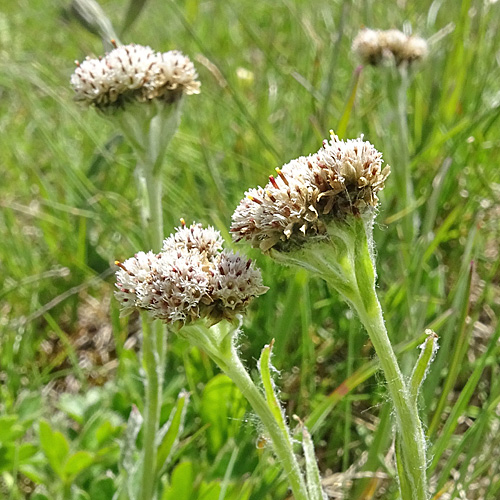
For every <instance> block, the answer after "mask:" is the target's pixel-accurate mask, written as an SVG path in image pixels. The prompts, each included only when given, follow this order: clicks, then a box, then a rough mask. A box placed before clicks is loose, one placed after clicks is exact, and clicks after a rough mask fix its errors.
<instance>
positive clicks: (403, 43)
mask: <svg viewBox="0 0 500 500" xmlns="http://www.w3.org/2000/svg"><path fill="white" fill-rule="evenodd" d="M352 50H353V51H354V52H356V54H358V56H359V57H360V58H361V59H362V61H363V62H364V63H365V64H373V65H376V64H379V63H381V62H382V61H384V60H392V61H394V62H395V64H396V65H398V66H399V65H400V64H403V63H408V64H410V63H412V62H415V61H420V60H422V59H424V58H425V57H427V54H428V53H429V48H428V46H427V42H426V41H425V40H424V39H423V38H420V37H419V36H406V35H405V34H404V33H402V32H401V31H399V30H387V31H379V30H371V29H367V28H365V29H363V30H361V31H360V32H359V33H358V35H357V36H356V38H355V39H354V42H353V44H352Z"/></svg>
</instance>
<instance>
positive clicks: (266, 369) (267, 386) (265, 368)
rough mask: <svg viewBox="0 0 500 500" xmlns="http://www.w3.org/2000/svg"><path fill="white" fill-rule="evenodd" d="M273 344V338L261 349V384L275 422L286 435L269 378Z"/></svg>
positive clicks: (276, 398) (278, 404)
mask: <svg viewBox="0 0 500 500" xmlns="http://www.w3.org/2000/svg"><path fill="white" fill-rule="evenodd" d="M273 345H274V339H273V340H272V341H271V343H270V344H269V345H266V346H265V347H264V349H262V352H261V355H260V360H259V369H260V376H261V378H262V384H263V385H264V391H265V393H266V401H267V406H268V407H269V409H270V410H271V413H272V414H273V416H274V420H276V423H277V424H278V426H279V427H280V429H281V430H282V431H283V432H284V433H285V434H286V435H288V431H287V427H286V423H285V419H284V418H283V412H282V410H281V406H280V403H279V401H278V397H277V396H276V392H275V390H274V382H273V380H272V378H271V352H272V349H273Z"/></svg>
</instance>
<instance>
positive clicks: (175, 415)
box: [157, 391, 189, 473]
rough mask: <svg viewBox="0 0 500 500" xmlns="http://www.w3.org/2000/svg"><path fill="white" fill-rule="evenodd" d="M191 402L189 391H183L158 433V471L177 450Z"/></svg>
mask: <svg viewBox="0 0 500 500" xmlns="http://www.w3.org/2000/svg"><path fill="white" fill-rule="evenodd" d="M188 403H189V393H188V392H185V391H182V392H181V393H180V394H179V397H178V398H177V403H176V404H175V407H174V408H173V409H172V412H171V413H170V418H169V419H168V422H167V423H166V424H165V425H164V426H163V427H162V428H161V429H160V432H159V433H158V442H159V446H158V458H157V464H158V465H157V470H158V473H160V471H161V470H162V469H163V468H164V466H165V465H166V464H167V463H168V460H169V459H170V457H171V456H172V452H173V451H174V450H175V446H176V444H177V443H178V441H179V437H180V435H181V433H182V430H183V428H184V417H185V415H186V408H187V405H188Z"/></svg>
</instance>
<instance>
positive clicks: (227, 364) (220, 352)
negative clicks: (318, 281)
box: [179, 321, 309, 500]
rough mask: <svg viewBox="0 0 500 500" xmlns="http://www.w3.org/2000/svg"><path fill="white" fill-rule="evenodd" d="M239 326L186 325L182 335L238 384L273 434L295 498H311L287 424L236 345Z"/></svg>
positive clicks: (305, 499)
mask: <svg viewBox="0 0 500 500" xmlns="http://www.w3.org/2000/svg"><path fill="white" fill-rule="evenodd" d="M238 331H239V330H238V327H235V326H234V325H233V324H232V323H230V322H227V321H223V322H220V323H218V324H216V325H214V326H212V327H211V328H207V327H206V326H205V325H204V324H202V323H196V324H195V325H189V326H185V327H184V328H182V329H181V330H180V331H179V335H181V336H183V337H185V338H186V339H187V340H188V341H189V342H190V343H191V344H193V345H195V346H197V347H199V348H201V349H203V350H204V351H205V352H206V353H207V354H208V355H209V356H210V357H211V358H212V360H213V361H214V362H215V363H216V364H217V365H218V366H219V368H220V369H221V370H222V371H223V372H224V373H225V374H226V375H227V376H228V377H229V378H230V379H231V380H232V381H233V382H234V383H235V385H236V386H237V387H238V388H239V390H240V391H241V393H242V394H243V396H244V397H245V398H246V399H247V401H248V402H249V403H250V406H251V407H252V409H253V411H254V412H255V413H256V414H257V416H258V417H259V419H260V420H261V422H262V424H263V425H264V427H265V428H266V431H267V432H268V433H269V436H270V438H271V441H272V445H273V449H274V452H275V453H276V456H277V457H278V459H279V461H280V464H281V466H282V467H283V469H284V471H285V474H286V476H287V479H288V481H289V484H290V487H291V489H292V492H293V494H294V497H295V500H309V496H308V492H307V487H306V484H305V482H304V478H303V475H302V471H301V468H300V466H299V463H298V461H297V458H296V457H295V454H294V451H293V444H292V440H291V437H290V434H289V431H288V428H287V426H286V425H282V422H280V421H279V419H277V418H276V415H274V414H273V411H272V409H271V407H270V406H269V404H268V402H267V401H266V399H265V397H264V396H263V394H262V392H261V391H260V390H259V389H258V387H257V386H256V385H255V383H254V382H253V380H252V379H251V378H250V375H249V374H248V372H247V370H246V369H245V367H244V365H243V363H242V362H241V360H240V358H239V356H238V353H237V350H236V348H235V345H234V339H235V338H236V337H237V334H238Z"/></svg>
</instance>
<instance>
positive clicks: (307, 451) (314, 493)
mask: <svg viewBox="0 0 500 500" xmlns="http://www.w3.org/2000/svg"><path fill="white" fill-rule="evenodd" d="M302 447H303V448H304V456H305V459H306V479H307V490H308V491H309V500H323V499H324V498H326V497H325V496H324V494H323V488H322V486H321V476H320V474H319V469H318V461H317V459H316V454H315V453H314V444H313V441H312V438H311V435H310V434H309V431H308V430H307V429H306V428H305V427H304V429H303V431H302Z"/></svg>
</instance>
